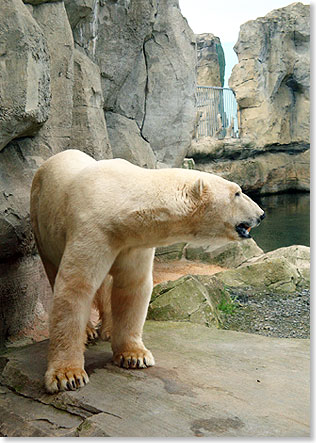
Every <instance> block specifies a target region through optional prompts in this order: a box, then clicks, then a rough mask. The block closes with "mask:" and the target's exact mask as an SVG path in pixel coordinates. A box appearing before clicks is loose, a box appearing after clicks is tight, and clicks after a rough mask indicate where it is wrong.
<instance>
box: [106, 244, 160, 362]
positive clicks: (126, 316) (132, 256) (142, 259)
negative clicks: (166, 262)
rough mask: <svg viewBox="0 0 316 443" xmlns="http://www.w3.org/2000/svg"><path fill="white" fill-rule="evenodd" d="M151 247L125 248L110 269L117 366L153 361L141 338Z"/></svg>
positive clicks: (151, 259) (148, 294)
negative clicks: (126, 249)
mask: <svg viewBox="0 0 316 443" xmlns="http://www.w3.org/2000/svg"><path fill="white" fill-rule="evenodd" d="M153 257H154V249H129V250H128V251H123V252H121V253H120V255H119V256H118V257H117V259H116V261H115V262H114V265H113V267H112V269H111V274H112V275H113V288H112V297H111V305H112V322H113V326H112V341H111V343H112V349H113V361H114V363H115V364H116V365H117V366H121V367H124V368H133V369H140V368H146V367H148V366H153V365H154V364H155V360H154V357H153V355H152V353H151V352H150V351H149V350H148V349H146V347H145V346H144V344H143V341H142V333H143V326H144V322H145V319H146V315H147V309H148V304H149V301H150V296H151V292H152V287H153V283H152V264H153Z"/></svg>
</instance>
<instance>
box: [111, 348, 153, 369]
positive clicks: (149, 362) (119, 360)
mask: <svg viewBox="0 0 316 443" xmlns="http://www.w3.org/2000/svg"><path fill="white" fill-rule="evenodd" d="M113 361H114V364H115V365H116V366H119V367H121V368H125V369H144V368H148V367H150V366H154V364H155V360H154V357H153V355H152V353H151V352H150V351H148V350H142V351H125V352H120V353H117V354H115V355H114V357H113Z"/></svg>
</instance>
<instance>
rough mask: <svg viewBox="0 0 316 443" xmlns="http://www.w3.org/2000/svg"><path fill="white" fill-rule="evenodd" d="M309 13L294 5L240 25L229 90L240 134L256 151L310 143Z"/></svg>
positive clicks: (307, 7) (301, 5)
mask: <svg viewBox="0 0 316 443" xmlns="http://www.w3.org/2000/svg"><path fill="white" fill-rule="evenodd" d="M309 9H310V7H309V6H308V5H303V4H302V3H293V4H291V5H289V6H287V7H285V8H280V9H276V10H274V11H272V12H270V13H269V14H267V15H266V16H265V17H261V18H258V19H257V20H253V21H249V22H247V23H245V24H244V25H242V26H241V29H240V34H239V39H238V42H237V43H236V45H235V48H234V49H235V51H236V53H237V55H238V60H239V63H238V64H237V65H236V66H235V67H234V69H233V72H232V75H231V78H230V80H229V85H230V87H231V88H232V89H233V90H234V91H235V93H236V98H237V102H238V105H239V109H240V123H241V134H242V136H246V137H250V138H252V139H254V140H256V143H257V145H258V146H265V145H272V144H282V145H290V144H292V143H308V142H309V107H310V100H309V85H310V55H309V51H310V49H309V48H310V44H309V42H310V17H309Z"/></svg>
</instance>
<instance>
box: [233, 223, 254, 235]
mask: <svg viewBox="0 0 316 443" xmlns="http://www.w3.org/2000/svg"><path fill="white" fill-rule="evenodd" d="M235 229H236V231H237V232H238V234H239V236H240V237H242V238H251V235H250V229H251V227H250V226H248V225H247V224H246V223H240V224H239V225H237V226H236V228H235Z"/></svg>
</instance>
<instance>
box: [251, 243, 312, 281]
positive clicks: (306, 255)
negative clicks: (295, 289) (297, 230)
mask: <svg viewBox="0 0 316 443" xmlns="http://www.w3.org/2000/svg"><path fill="white" fill-rule="evenodd" d="M276 258H284V259H286V260H287V261H288V262H289V263H291V265H293V266H294V267H295V268H296V270H297V272H298V274H299V277H300V281H299V283H298V284H299V285H300V286H304V287H309V284H310V248H309V247H308V246H303V245H292V246H288V247H285V248H279V249H276V250H274V251H270V252H267V253H266V254H262V255H260V256H259V257H254V258H251V259H250V260H248V262H247V263H264V262H265V261H267V260H270V259H276Z"/></svg>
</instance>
